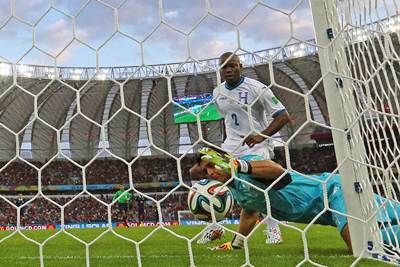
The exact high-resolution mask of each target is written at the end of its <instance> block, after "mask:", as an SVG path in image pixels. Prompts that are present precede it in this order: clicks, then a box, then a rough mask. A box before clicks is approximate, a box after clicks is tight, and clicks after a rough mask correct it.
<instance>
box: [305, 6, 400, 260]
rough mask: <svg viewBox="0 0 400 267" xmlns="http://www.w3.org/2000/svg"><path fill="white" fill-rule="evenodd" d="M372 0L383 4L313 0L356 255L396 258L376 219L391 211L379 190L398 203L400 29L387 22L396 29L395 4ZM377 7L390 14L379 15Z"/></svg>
mask: <svg viewBox="0 0 400 267" xmlns="http://www.w3.org/2000/svg"><path fill="white" fill-rule="evenodd" d="M374 2H378V1H356V0H337V1H319V0H311V1H310V3H311V8H312V12H313V19H314V28H315V33H316V43H317V45H318V55H319V61H320V66H321V74H322V81H323V85H324V91H325V96H326V101H327V106H328V109H329V114H330V125H331V127H332V128H333V129H332V136H333V140H334V145H335V152H336V158H337V162H338V171H339V173H340V174H341V177H342V185H343V191H344V196H345V202H346V208H347V215H348V217H347V218H348V222H349V230H350V235H351V242H352V247H353V254H354V256H356V257H360V258H361V257H372V258H378V259H384V260H387V261H393V262H395V263H399V261H398V259H390V258H388V257H387V255H384V254H383V253H384V252H383V250H382V243H383V241H382V236H381V234H380V231H381V230H382V229H385V228H387V229H385V231H388V232H392V231H393V230H392V229H390V227H391V224H390V223H389V224H387V225H385V226H383V224H378V220H377V217H378V214H379V212H384V213H386V212H387V211H386V207H385V205H381V203H376V201H375V200H374V191H375V193H377V194H378V195H380V196H383V197H386V198H388V199H390V200H394V201H395V202H396V203H398V198H397V196H396V193H398V191H397V192H396V190H397V188H395V187H396V186H398V185H399V180H398V176H397V177H396V176H394V177H391V172H393V169H396V170H397V171H396V170H395V172H398V162H397V161H398V159H399V157H398V156H399V154H398V151H399V147H398V145H397V139H398V136H396V134H395V133H393V128H394V131H396V128H397V129H398V122H399V114H398V112H399V92H400V91H399V87H398V84H397V73H396V74H395V73H393V72H392V70H393V65H396V60H398V55H397V54H396V51H395V49H394V47H393V42H394V40H395V39H396V38H398V29H397V28H391V27H390V25H393V26H394V27H397V24H398V17H397V16H392V17H391V16H390V13H389V12H388V10H387V9H386V10H385V8H387V6H386V3H385V2H390V1H383V2H382V4H383V5H382V6H380V7H379V6H378V5H377V4H376V3H375V5H374ZM374 8H375V10H374ZM378 8H380V9H381V10H377V9H378ZM379 12H382V13H386V14H387V16H386V17H384V18H382V19H379V16H378V17H375V16H374V15H376V14H378V13H379ZM371 13H372V15H371ZM373 17H375V18H376V19H375V21H374V19H373ZM396 31H397V32H396ZM368 49H370V51H368ZM392 64H393V65H392ZM397 64H398V63H397ZM394 68H395V67H394ZM381 70H382V72H381ZM391 72H392V73H391ZM379 95H380V97H379ZM382 108H384V109H385V110H382ZM387 121H390V122H391V123H389V124H387V123H386V122H387ZM385 127H386V128H385ZM387 127H389V129H387ZM387 130H388V131H389V132H391V133H392V136H387V135H386V133H385V131H387ZM374 134H375V138H374ZM397 134H398V132H397ZM389 139H391V141H389ZM392 141H393V142H392ZM376 143H379V144H378V145H377V144H376ZM390 144H392V145H393V147H390ZM377 146H378V147H377ZM385 146H387V147H385ZM379 149H383V150H386V152H387V153H393V151H394V155H392V156H390V155H384V153H382V152H383V151H379ZM396 153H397V155H396ZM379 157H386V158H384V160H383V161H382V160H381V161H379V160H380V159H379ZM385 160H387V161H386V162H384V161H385ZM392 167H393V169H392ZM397 174H398V173H397ZM392 178H397V179H392ZM392 183H394V185H393V184H392ZM381 187H382V188H381ZM386 204H387V203H386ZM396 216H398V215H396ZM394 236H395V239H396V242H395V244H393V245H394V247H396V249H398V248H399V243H398V240H397V238H396V235H394ZM381 253H382V254H381Z"/></svg>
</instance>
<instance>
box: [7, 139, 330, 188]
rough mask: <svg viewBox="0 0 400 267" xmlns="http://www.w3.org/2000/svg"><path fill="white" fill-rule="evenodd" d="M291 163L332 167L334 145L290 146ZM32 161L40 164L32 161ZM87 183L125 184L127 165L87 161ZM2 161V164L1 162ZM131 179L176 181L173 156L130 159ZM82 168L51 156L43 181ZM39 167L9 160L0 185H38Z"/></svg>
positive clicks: (188, 162) (65, 180)
mask: <svg viewBox="0 0 400 267" xmlns="http://www.w3.org/2000/svg"><path fill="white" fill-rule="evenodd" d="M275 160H276V161H277V162H279V163H281V164H282V165H284V166H286V157H285V154H284V151H283V150H282V149H277V150H276V151H275ZM193 163H194V155H188V156H186V157H185V158H184V159H183V160H182V162H181V167H182V178H183V179H184V180H188V178H189V177H188V170H189V168H190V166H192V164H193ZM290 163H291V167H292V168H293V169H295V170H297V171H300V172H303V173H309V174H310V173H321V172H324V171H332V170H333V169H334V168H335V167H336V160H335V154H334V150H333V147H332V146H331V147H321V148H303V149H292V150H290ZM33 164H34V165H39V164H35V162H33ZM78 164H81V166H86V168H85V178H86V183H87V184H128V182H129V179H128V177H129V167H128V165H127V164H125V163H124V162H122V161H120V160H114V159H98V160H95V161H93V162H92V163H91V164H89V165H86V164H84V163H82V162H78ZM3 165H4V164H3ZM131 171H132V180H133V182H134V183H151V182H165V181H178V180H179V179H178V165H177V162H176V161H175V160H174V159H171V158H165V157H164V158H161V157H145V158H140V159H138V160H136V161H134V162H133V163H132V166H131ZM82 173H83V171H82V168H80V167H79V166H78V165H76V164H74V163H72V162H70V161H67V160H62V161H61V160H53V161H52V162H50V163H49V164H48V165H46V166H45V167H44V168H43V169H42V172H41V182H42V185H44V186H46V185H77V184H82ZM37 184H38V171H37V170H36V169H35V168H34V167H32V166H30V165H28V164H27V163H25V162H21V161H20V162H17V161H14V162H11V163H9V164H8V165H7V167H5V168H4V169H3V170H2V171H1V172H0V185H6V186H18V185H27V186H30V185H37Z"/></svg>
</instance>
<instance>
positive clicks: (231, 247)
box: [210, 242, 242, 251]
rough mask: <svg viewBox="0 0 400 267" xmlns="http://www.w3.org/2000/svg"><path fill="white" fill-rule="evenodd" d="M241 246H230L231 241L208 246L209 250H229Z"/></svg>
mask: <svg viewBox="0 0 400 267" xmlns="http://www.w3.org/2000/svg"><path fill="white" fill-rule="evenodd" d="M241 248H242V247H239V246H232V242H226V243H223V244H221V245H219V246H216V247H212V248H210V249H211V250H218V251H229V250H234V249H241Z"/></svg>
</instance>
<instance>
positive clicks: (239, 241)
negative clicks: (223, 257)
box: [231, 234, 244, 249]
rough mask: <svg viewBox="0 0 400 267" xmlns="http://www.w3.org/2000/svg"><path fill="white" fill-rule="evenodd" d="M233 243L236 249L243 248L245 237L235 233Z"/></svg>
mask: <svg viewBox="0 0 400 267" xmlns="http://www.w3.org/2000/svg"><path fill="white" fill-rule="evenodd" d="M231 244H232V248H234V249H238V248H243V245H244V239H243V237H241V236H238V235H236V234H235V235H234V236H233V239H232V242H231Z"/></svg>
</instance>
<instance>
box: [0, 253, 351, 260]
mask: <svg viewBox="0 0 400 267" xmlns="http://www.w3.org/2000/svg"><path fill="white" fill-rule="evenodd" d="M203 256H204V257H207V258H208V257H210V256H209V255H208V256H207V255H203ZM271 256H272V257H276V258H299V257H296V256H294V255H287V254H285V255H279V254H278V255H271ZM201 257H202V256H201V255H197V256H196V255H195V258H201ZM214 257H216V258H232V257H237V258H239V257H243V256H242V255H239V254H230V253H227V254H223V255H215V256H214ZM318 257H322V258H354V257H353V255H329V256H321V255H318ZM39 258H40V257H39V256H20V257H0V261H1V260H38V259H39ZM89 258H90V259H136V256H131V255H113V256H111V255H109V256H90V257H89ZM141 258H149V259H151V258H154V259H158V258H182V255H144V256H141ZM43 259H45V260H84V259H86V257H83V256H44V257H43Z"/></svg>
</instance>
